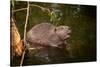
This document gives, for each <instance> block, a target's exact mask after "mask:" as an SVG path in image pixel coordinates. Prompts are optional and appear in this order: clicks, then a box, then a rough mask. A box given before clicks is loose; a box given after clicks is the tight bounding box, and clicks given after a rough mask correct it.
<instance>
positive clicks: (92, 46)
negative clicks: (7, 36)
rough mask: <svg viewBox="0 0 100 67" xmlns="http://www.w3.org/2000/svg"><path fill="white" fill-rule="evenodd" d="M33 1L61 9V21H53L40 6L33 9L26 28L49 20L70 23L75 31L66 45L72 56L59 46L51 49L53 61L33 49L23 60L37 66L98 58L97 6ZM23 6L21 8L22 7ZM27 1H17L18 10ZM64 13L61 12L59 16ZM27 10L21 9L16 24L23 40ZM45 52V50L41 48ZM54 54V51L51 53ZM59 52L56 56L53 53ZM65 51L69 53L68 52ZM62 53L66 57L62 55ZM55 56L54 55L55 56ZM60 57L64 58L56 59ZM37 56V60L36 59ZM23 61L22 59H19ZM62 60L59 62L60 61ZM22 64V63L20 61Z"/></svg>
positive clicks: (62, 23) (27, 63)
mask: <svg viewBox="0 0 100 67" xmlns="http://www.w3.org/2000/svg"><path fill="white" fill-rule="evenodd" d="M32 4H37V5H40V6H43V7H46V8H50V9H55V10H58V11H60V12H59V13H58V17H59V16H60V20H59V21H55V22H54V23H53V22H50V16H48V14H47V13H44V12H42V11H41V9H39V8H37V7H31V8H30V14H29V21H28V27H27V31H29V30H30V29H31V28H32V26H34V25H36V24H39V23H42V22H50V23H52V24H54V25H58V26H59V25H68V26H70V27H71V30H72V33H71V36H70V38H69V39H68V41H67V42H68V46H69V48H66V49H67V50H65V51H68V53H69V54H70V58H68V57H67V56H66V54H68V53H66V52H64V51H62V50H59V49H57V48H56V49H51V48H48V49H49V50H51V52H50V51H49V53H48V54H49V56H50V57H49V58H50V61H52V62H48V63H46V61H49V60H47V59H46V57H45V59H43V58H41V57H34V53H32V52H34V51H31V53H30V54H31V55H30V54H29V55H30V56H31V58H30V56H28V55H26V56H25V60H26V61H25V60H24V65H30V64H33V65H37V64H53V63H62V62H63V63H69V62H84V61H85V62H86V61H96V6H89V5H70V4H56V3H55V4H54V3H53V4H52V3H39V2H38V3H37V2H32ZM19 6H20V7H19ZM26 6H27V4H26V2H22V1H19V2H16V3H15V9H19V8H22V7H26ZM59 14H61V15H59ZM25 17H26V11H20V12H16V13H15V18H16V21H17V27H18V30H19V32H20V35H21V38H22V39H23V33H24V23H25ZM40 51H41V53H42V51H45V50H40ZM50 53H52V54H50ZM55 53H56V55H54V54H55ZM65 53H66V54H65ZM62 55H63V56H62ZM52 57H53V58H52ZM58 57H60V58H63V59H57V58H58ZM37 58H38V59H37ZM17 61H18V62H20V61H19V60H17ZM38 61H41V62H38ZM59 61H60V62H59ZM11 63H12V65H17V64H16V62H13V61H11ZM18 64H19V63H18Z"/></svg>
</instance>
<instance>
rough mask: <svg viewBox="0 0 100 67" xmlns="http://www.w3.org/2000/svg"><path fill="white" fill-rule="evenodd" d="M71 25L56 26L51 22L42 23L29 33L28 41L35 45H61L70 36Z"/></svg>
mask: <svg viewBox="0 0 100 67" xmlns="http://www.w3.org/2000/svg"><path fill="white" fill-rule="evenodd" d="M70 32H71V30H70V28H69V26H54V25H53V24H51V23H40V24H37V25H35V26H34V27H32V29H31V30H29V32H28V33H27V41H28V42H31V43H32V45H33V46H39V45H41V46H52V47H60V46H61V45H62V44H64V43H65V41H66V39H67V38H69V37H70V35H69V33H70Z"/></svg>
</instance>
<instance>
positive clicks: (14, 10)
mask: <svg viewBox="0 0 100 67" xmlns="http://www.w3.org/2000/svg"><path fill="white" fill-rule="evenodd" d="M23 10H27V8H21V9H16V10H12V12H18V11H23Z"/></svg>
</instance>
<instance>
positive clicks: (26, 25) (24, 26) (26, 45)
mask: <svg viewBox="0 0 100 67" xmlns="http://www.w3.org/2000/svg"><path fill="white" fill-rule="evenodd" d="M27 5H28V6H27V15H26V21H25V26H24V45H25V46H26V48H27V46H28V45H27V44H26V28H27V23H28V16H29V1H28V2H27ZM26 48H25V50H24V52H23V54H22V58H21V63H20V66H22V64H23V60H24V55H25V51H26Z"/></svg>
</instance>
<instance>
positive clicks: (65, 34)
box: [55, 26, 71, 40]
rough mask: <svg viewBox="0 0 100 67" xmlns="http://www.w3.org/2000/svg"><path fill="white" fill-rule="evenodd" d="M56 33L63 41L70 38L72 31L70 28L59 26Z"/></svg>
mask: <svg viewBox="0 0 100 67" xmlns="http://www.w3.org/2000/svg"><path fill="white" fill-rule="evenodd" d="M55 32H56V34H57V35H58V36H59V37H60V38H61V39H62V40H65V39H67V38H69V37H70V35H69V33H71V30H70V28H69V26H58V27H56V29H55Z"/></svg>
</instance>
